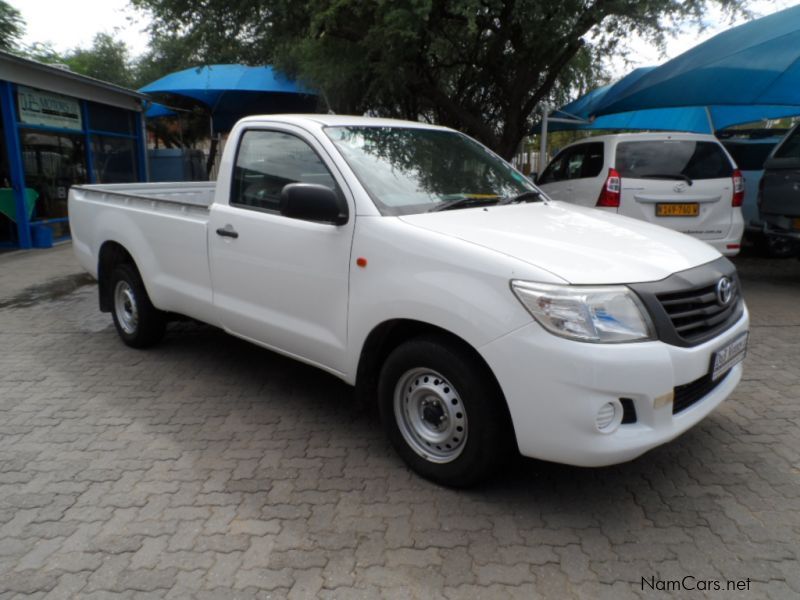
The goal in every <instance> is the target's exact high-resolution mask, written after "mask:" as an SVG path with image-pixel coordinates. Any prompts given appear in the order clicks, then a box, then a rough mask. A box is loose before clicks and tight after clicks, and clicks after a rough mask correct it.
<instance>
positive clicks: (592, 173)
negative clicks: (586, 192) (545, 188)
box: [539, 142, 603, 183]
mask: <svg viewBox="0 0 800 600" xmlns="http://www.w3.org/2000/svg"><path fill="white" fill-rule="evenodd" d="M602 170H603V142H592V143H590V144H579V145H577V146H573V147H572V148H567V149H566V150H564V151H563V152H561V153H560V154H559V155H558V156H556V157H555V159H553V162H551V163H550V165H549V166H548V167H547V170H545V172H544V174H543V175H542V178H541V179H540V180H539V183H554V182H556V181H564V180H567V179H585V178H590V177H597V176H598V175H599V174H600V172H601V171H602Z"/></svg>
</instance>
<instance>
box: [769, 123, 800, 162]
mask: <svg viewBox="0 0 800 600" xmlns="http://www.w3.org/2000/svg"><path fill="white" fill-rule="evenodd" d="M775 158H800V127H795V129H794V131H792V133H790V134H789V137H788V138H786V141H784V142H783V143H782V144H781V146H780V148H778V150H777V151H776V152H775Z"/></svg>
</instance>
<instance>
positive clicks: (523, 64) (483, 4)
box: [132, 0, 741, 158]
mask: <svg viewBox="0 0 800 600" xmlns="http://www.w3.org/2000/svg"><path fill="white" fill-rule="evenodd" d="M132 1H133V4H134V5H135V6H137V7H139V8H142V9H146V10H148V11H149V12H150V13H151V15H152V17H153V20H154V26H153V27H154V30H155V31H157V32H159V31H160V32H168V31H171V32H175V31H178V32H179V33H180V34H181V35H183V36H184V37H185V39H187V40H190V41H191V43H192V44H193V45H194V46H195V47H196V48H197V51H198V54H199V56H200V57H201V59H203V60H205V61H207V62H217V61H219V60H220V58H221V57H224V58H225V59H227V60H236V61H242V62H248V63H260V64H263V63H268V62H272V63H273V64H275V65H276V66H278V67H279V68H281V69H283V70H284V71H286V72H287V73H288V74H290V75H293V76H297V77H298V78H300V79H301V80H303V81H304V82H306V83H307V84H309V85H310V86H312V87H315V88H316V89H318V90H320V91H321V92H322V94H323V96H324V97H325V98H326V100H327V102H328V103H329V104H330V106H331V108H333V109H334V110H335V111H337V112H351V113H364V112H366V113H370V114H379V115H383V116H397V117H405V118H411V119H418V118H421V119H426V120H430V121H435V122H438V123H442V124H445V125H449V126H451V127H455V128H457V129H460V130H462V131H465V132H467V133H469V134H471V135H472V136H474V137H476V138H478V139H479V140H481V141H482V142H484V143H485V144H486V145H488V146H490V147H491V148H493V149H494V150H495V151H497V152H498V153H499V154H501V155H502V156H505V157H507V158H508V157H510V156H512V155H513V154H514V152H515V151H516V149H517V147H518V145H519V143H520V141H521V139H522V138H523V137H524V136H525V135H526V134H527V132H528V131H530V128H531V125H532V124H533V118H534V113H535V111H536V109H537V107H538V106H539V105H540V104H541V103H542V102H543V101H547V100H558V99H559V98H562V97H564V96H566V95H568V93H569V92H570V91H573V90H575V88H576V87H581V85H580V84H581V83H583V84H586V83H591V82H593V81H594V79H596V77H595V74H596V73H598V72H599V71H598V65H600V64H601V59H602V57H605V56H609V55H611V54H612V53H614V52H625V51H626V44H625V42H626V40H627V38H628V36H630V35H631V34H632V33H635V34H638V35H641V36H644V37H645V38H648V39H650V40H653V41H655V42H656V43H662V44H663V42H664V39H665V38H664V36H665V33H666V32H668V31H670V30H671V29H672V28H675V27H677V26H678V25H679V24H680V23H681V22H682V21H685V20H686V19H694V20H695V21H697V22H699V21H700V18H701V16H702V15H703V11H704V10H705V8H706V7H707V5H709V4H711V3H714V4H717V5H720V6H722V7H723V8H724V9H726V10H727V11H729V12H730V11H734V10H739V5H740V2H741V0H309V1H308V2H296V1H294V0H239V1H237V2H231V1H230V0H204V1H203V2H192V1H191V0H132ZM576 83H577V84H578V85H576Z"/></svg>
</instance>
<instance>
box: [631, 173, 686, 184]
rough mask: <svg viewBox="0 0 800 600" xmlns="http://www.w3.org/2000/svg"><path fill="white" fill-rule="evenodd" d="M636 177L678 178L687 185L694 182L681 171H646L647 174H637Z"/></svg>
mask: <svg viewBox="0 0 800 600" xmlns="http://www.w3.org/2000/svg"><path fill="white" fill-rule="evenodd" d="M636 178H637V177H634V179H636ZM638 179H680V180H683V181H685V182H686V183H688V184H689V185H692V184H693V183H694V181H692V179H691V177H689V176H688V175H684V174H683V173H648V174H647V175H639V176H638Z"/></svg>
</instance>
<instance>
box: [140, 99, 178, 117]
mask: <svg viewBox="0 0 800 600" xmlns="http://www.w3.org/2000/svg"><path fill="white" fill-rule="evenodd" d="M177 114H178V113H176V112H175V111H174V110H172V109H171V108H168V107H166V106H164V105H163V104H159V103H158V102H150V106H148V107H147V110H145V111H144V116H145V118H147V119H160V118H162V117H174V116H176V115H177Z"/></svg>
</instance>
